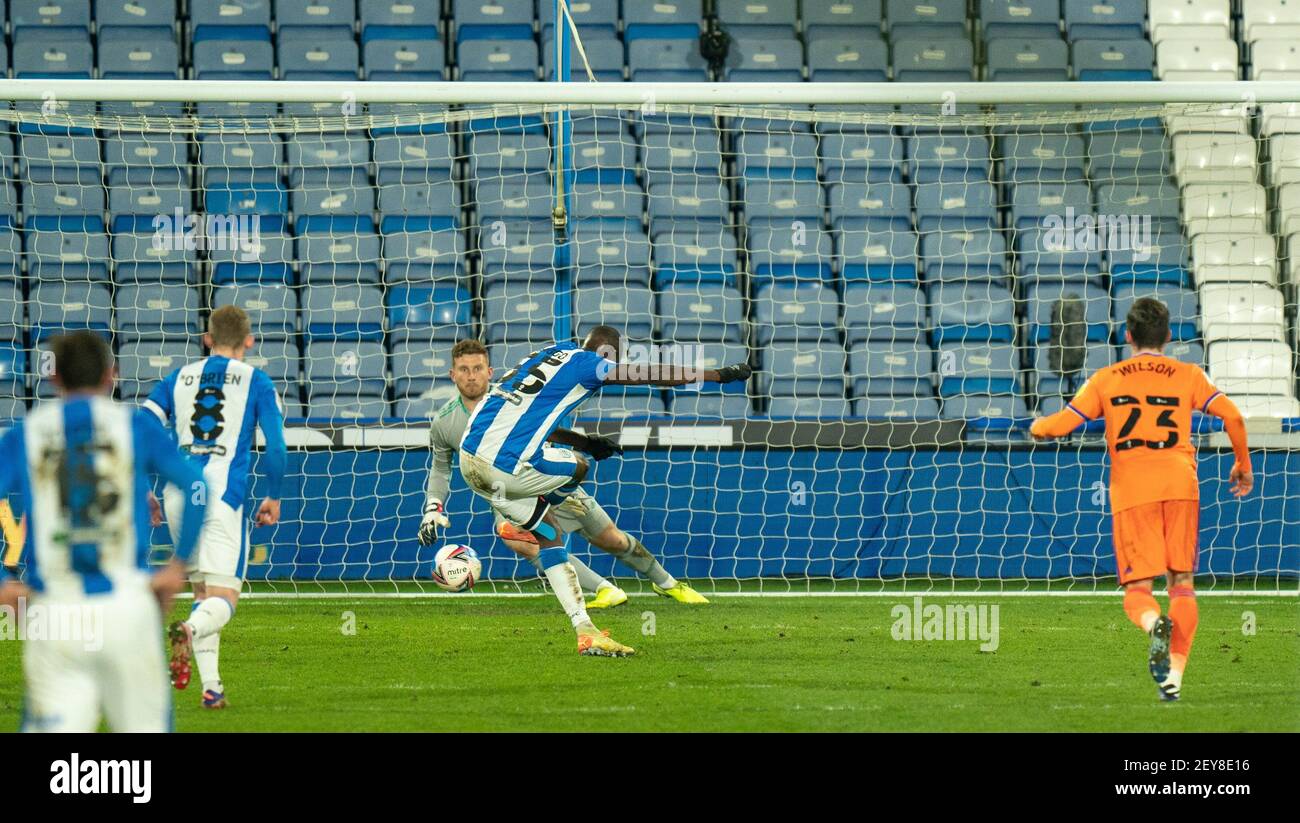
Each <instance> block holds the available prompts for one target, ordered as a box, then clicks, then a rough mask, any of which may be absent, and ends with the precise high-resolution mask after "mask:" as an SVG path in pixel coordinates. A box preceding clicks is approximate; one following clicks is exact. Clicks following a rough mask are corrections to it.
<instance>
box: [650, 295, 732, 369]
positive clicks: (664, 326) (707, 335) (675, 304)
mask: <svg viewBox="0 0 1300 823" xmlns="http://www.w3.org/2000/svg"><path fill="white" fill-rule="evenodd" d="M744 321H745V301H744V298H743V297H741V294H740V292H739V291H738V290H737V289H736V288H735V287H733V286H728V285H724V284H722V283H672V284H670V285H668V287H667V288H665V289H663V290H662V291H661V292H659V327H660V331H661V333H662V336H663V339H664V340H665V341H668V342H671V343H691V342H706V341H708V342H714V341H719V342H721V341H726V342H732V343H741V342H743V340H744ZM721 365H726V364H725V363H723V364H721Z"/></svg>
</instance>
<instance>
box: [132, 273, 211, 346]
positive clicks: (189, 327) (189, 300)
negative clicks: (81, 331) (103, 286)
mask: <svg viewBox="0 0 1300 823" xmlns="http://www.w3.org/2000/svg"><path fill="white" fill-rule="evenodd" d="M113 306H114V312H115V317H116V321H117V323H116V329H117V331H119V332H123V333H127V334H134V335H136V336H158V335H165V334H184V333H187V332H188V333H192V332H197V331H198V330H199V290H198V289H197V288H196V287H194V286H190V285H188V284H185V283H149V284H147V285H140V284H135V285H119V286H118V287H117V288H116V289H115V290H114V292H113Z"/></svg>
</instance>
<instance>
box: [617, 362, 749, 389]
mask: <svg viewBox="0 0 1300 823" xmlns="http://www.w3.org/2000/svg"><path fill="white" fill-rule="evenodd" d="M753 373H754V370H753V369H751V368H750V367H749V364H748V363H736V364H734V365H731V366H723V367H722V368H720V369H696V368H693V367H691V366H682V365H678V364H674V363H661V364H656V365H649V364H645V363H619V364H617V365H615V366H614V367H613V368H612V369H610V371H609V373H608V374H606V375H605V377H604V379H603V382H604V383H605V384H606V385H613V386H665V387H667V386H686V385H689V384H691V383H733V382H735V381H737V380H748V379H749V377H750V375H752V374H753Z"/></svg>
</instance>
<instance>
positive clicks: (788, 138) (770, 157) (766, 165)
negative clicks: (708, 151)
mask: <svg viewBox="0 0 1300 823" xmlns="http://www.w3.org/2000/svg"><path fill="white" fill-rule="evenodd" d="M736 161H737V164H738V168H739V171H740V174H741V176H742V177H746V178H749V177H754V178H773V179H782V180H785V179H793V180H815V179H817V138H816V137H814V136H813V135H811V134H752V133H751V134H742V135H740V136H739V137H738V138H737V139H736Z"/></svg>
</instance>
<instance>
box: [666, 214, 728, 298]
mask: <svg viewBox="0 0 1300 823" xmlns="http://www.w3.org/2000/svg"><path fill="white" fill-rule="evenodd" d="M652 225H653V223H652ZM652 237H653V241H654V247H653V249H652V255H653V263H654V280H655V288H656V289H658V288H662V287H663V285H664V284H666V283H668V282H673V281H682V282H697V281H704V282H724V283H734V282H735V277H736V273H737V272H738V270H739V267H740V264H739V253H738V251H737V247H736V235H735V234H734V233H733V232H732V231H731V230H730V229H726V228H695V229H690V228H687V227H686V226H685V225H682V226H679V227H675V228H674V229H673V230H672V231H669V232H666V233H664V234H662V235H654V234H653V231H652Z"/></svg>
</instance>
